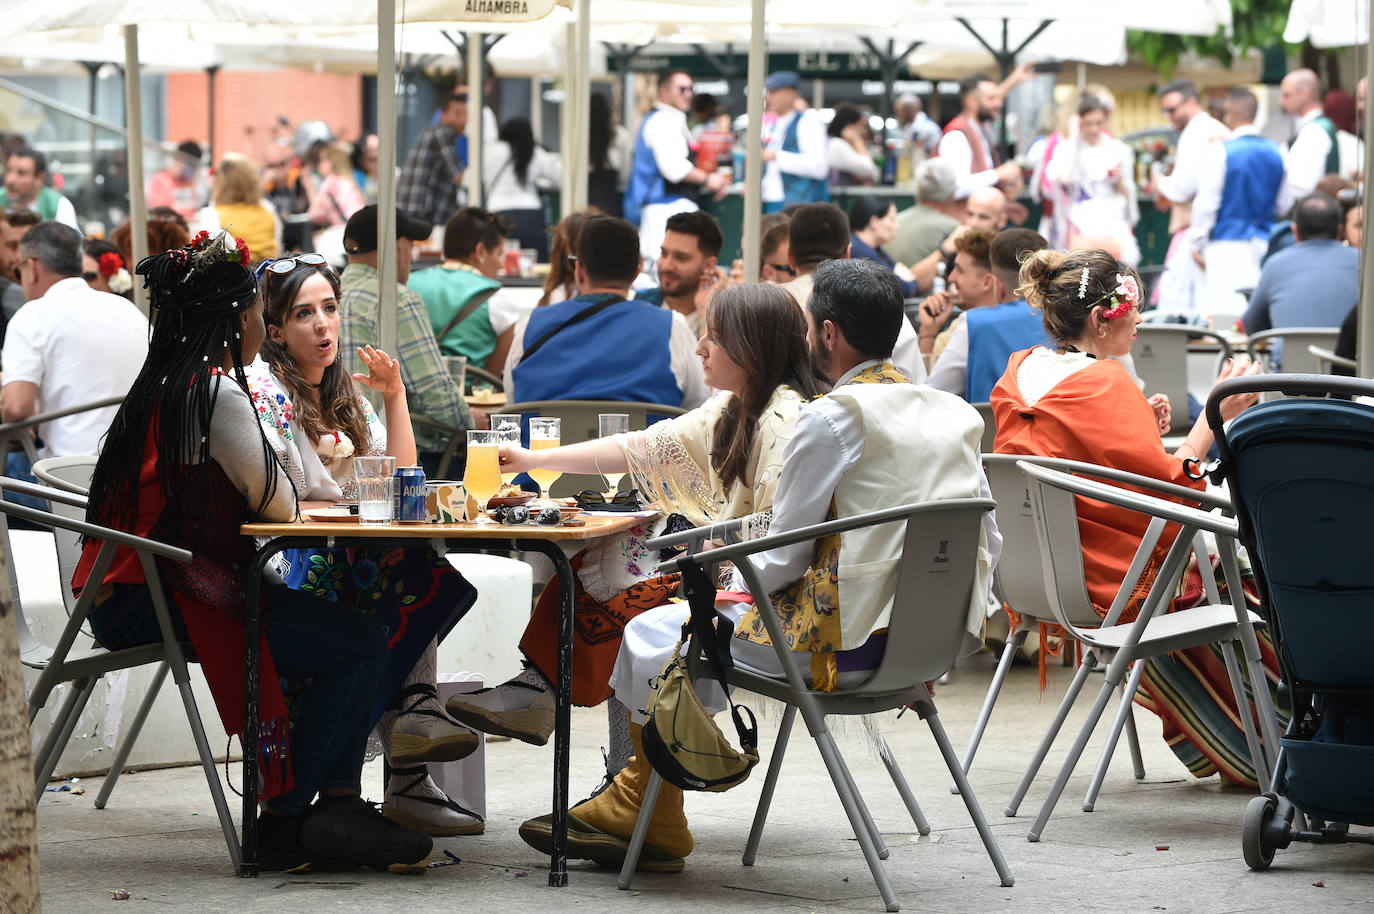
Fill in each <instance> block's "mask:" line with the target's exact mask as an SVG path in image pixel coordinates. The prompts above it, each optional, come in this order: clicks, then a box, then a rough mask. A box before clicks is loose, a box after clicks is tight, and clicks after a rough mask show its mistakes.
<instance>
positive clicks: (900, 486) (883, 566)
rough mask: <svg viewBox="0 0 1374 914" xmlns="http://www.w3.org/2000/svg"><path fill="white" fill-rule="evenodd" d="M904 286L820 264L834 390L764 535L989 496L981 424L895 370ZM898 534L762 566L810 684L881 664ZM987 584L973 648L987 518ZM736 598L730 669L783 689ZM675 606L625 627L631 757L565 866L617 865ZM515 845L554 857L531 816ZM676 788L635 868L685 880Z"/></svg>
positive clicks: (810, 414) (663, 797)
mask: <svg viewBox="0 0 1374 914" xmlns="http://www.w3.org/2000/svg"><path fill="white" fill-rule="evenodd" d="M902 304H903V302H902V291H901V287H900V286H899V285H898V284H897V280H896V277H894V276H893V275H892V273H891V272H889V271H887V270H885V269H883V268H882V267H880V266H879V265H877V264H876V263H873V262H871V261H867V260H831V261H828V262H826V263H823V264H821V265H820V266H819V267H817V268H816V271H815V273H814V280H813V283H812V288H811V299H810V302H809V304H808V310H807V321H808V324H809V331H808V337H809V339H810V341H811V346H812V351H813V353H814V355H815V356H816V358H817V360H818V363H819V367H820V369H821V371H822V372H823V373H824V374H825V375H826V376H827V377H829V378H833V379H834V380H835V387H834V389H833V390H832V391H831V392H830V393H829V394H828V395H826V396H824V397H821V398H820V399H818V400H816V401H814V402H812V403H811V404H810V405H808V406H807V407H806V409H804V410H803V411H802V413H801V416H800V417H799V418H798V419H797V425H796V430H795V432H794V434H793V437H792V440H791V442H790V443H789V444H788V446H787V449H786V451H785V452H784V454H783V464H782V475H781V477H780V479H779V482H778V489H777V495H776V497H775V498H774V501H773V518H772V523H771V525H770V526H769V528H768V532H769V533H783V532H785V531H787V530H795V529H798V528H800V527H805V526H810V525H812V524H819V523H821V522H823V521H825V520H826V519H827V518H829V517H852V516H854V515H856V514H862V513H865V512H868V511H875V510H878V509H881V508H886V507H891V506H892V505H901V504H910V503H915V502H920V501H929V500H934V499H943V498H977V497H983V498H991V497H992V496H991V493H990V490H989V489H988V485H987V481H986V480H985V479H984V477H983V471H982V466H981V461H980V459H979V456H978V443H979V440H980V439H981V438H982V434H983V423H982V420H981V419H980V417H979V416H978V413H977V411H976V410H974V409H973V407H971V406H969V405H968V404H967V403H965V402H964V401H963V400H962V399H960V398H959V397H956V396H954V395H952V394H947V393H944V392H943V391H938V390H935V389H934V388H931V387H929V386H926V385H922V384H913V383H911V382H910V381H908V379H907V378H906V377H905V376H904V375H903V374H902V373H901V372H900V371H899V370H898V369H897V368H896V366H894V365H893V364H892V358H891V356H892V347H893V345H894V344H895V343H896V341H897V331H898V329H899V327H900V325H901V322H902V321H903V320H905V316H904V315H903V312H902ZM902 540H903V531H902V528H901V526H900V525H895V524H887V525H883V526H879V527H870V528H863V529H859V530H854V531H850V532H848V533H844V534H842V535H840V536H838V537H827V538H825V539H822V540H819V541H814V542H805V543H801V544H798V545H795V546H787V547H782V548H779V549H775V550H771V551H769V552H766V553H763V554H761V555H758V556H755V557H754V559H753V561H754V562H755V563H756V565H758V566H759V568H760V569H761V577H762V580H763V583H764V584H765V586H766V587H767V588H768V590H769V593H770V594H772V598H773V604H774V606H775V608H776V609H777V610H778V613H779V615H780V616H781V618H782V628H783V631H784V633H785V634H786V637H787V641H788V645H787V646H788V647H789V648H790V649H791V652H792V653H791V654H790V656H791V657H793V658H795V662H796V663H797V664H798V665H799V666H800V667H801V669H802V672H803V673H804V674H805V675H806V676H808V677H809V678H810V679H811V680H812V682H813V684H814V685H815V687H816V688H820V689H826V690H833V689H835V688H837V687H839V688H843V687H847V686H850V685H853V684H857V683H860V682H862V681H863V680H864V679H865V678H867V677H868V676H869V675H871V673H872V671H873V670H874V669H876V668H877V666H878V664H879V662H880V661H881V660H882V656H883V651H884V649H885V646H886V637H887V636H886V628H887V624H888V618H889V616H890V615H891V612H892V598H893V595H894V593H895V591H896V585H897V571H898V568H897V565H898V562H897V559H898V558H899V555H900V550H901V548H902ZM978 552H979V556H978V558H979V560H978V570H977V575H978V578H977V580H976V582H975V586H974V588H973V596H972V599H971V600H970V601H969V606H968V607H966V608H965V610H964V611H965V620H966V629H967V632H968V635H969V637H968V638H967V639H966V644H965V647H967V648H968V649H969V650H970V651H971V650H973V649H976V647H977V646H978V645H979V644H981V632H982V625H983V621H984V618H985V615H986V608H987V594H988V583H989V581H990V580H991V575H992V569H993V567H994V565H995V561H996V556H997V555H998V554H999V553H1000V552H1001V537H1000V535H999V534H998V532H997V524H996V520H995V519H994V518H993V517H992V516H991V515H988V516H986V518H985V520H984V531H983V535H982V537H980V544H979V550H978ZM731 590H732V591H734V593H730V594H720V595H718V597H717V604H716V609H717V611H718V612H720V613H721V614H723V615H724V616H726V617H727V618H729V619H730V620H731V621H733V622H735V623H736V628H735V639H734V644H733V645H732V648H731V651H732V653H733V655H734V661H735V663H737V664H740V665H742V666H745V667H747V668H749V669H752V670H755V671H758V672H761V673H764V674H766V675H772V676H777V677H779V678H782V677H783V676H784V675H785V673H784V672H783V669H782V666H781V664H780V663H779V660H778V656H777V654H776V653H775V652H774V650H773V648H772V647H771V646H770V645H769V643H768V639H767V634H766V632H765V631H764V628H763V625H762V622H761V621H760V619H759V617H758V614H757V612H756V610H755V609H754V608H753V607H752V605H750V603H749V602H748V598H747V595H745V601H744V602H741V601H740V600H739V597H740V592H742V591H744V590H745V585H744V583H743V581H742V580H741V579H740V578H739V576H738V575H736V580H735V581H733V582H732V584H731ZM687 613H688V610H687V607H686V606H685V605H684V604H675V605H669V606H664V607H659V608H657V609H651V610H649V611H647V612H644V613H641V614H640V615H638V616H636V617H635V618H634V619H632V620H631V621H630V623H629V625H627V626H626V629H625V637H624V640H623V642H622V644H621V648H620V656H619V657H618V658H617V659H616V668H615V672H614V673H613V674H612V677H611V686H612V688H614V689H615V692H616V698H617V699H618V700H619V701H620V702H622V703H623V704H625V705H626V706H627V707H629V708H630V709H631V711H630V713H631V720H632V724H631V740H632V742H633V743H634V744H635V757H634V758H632V759H631V760H630V764H629V765H628V766H626V767H625V769H623V770H622V771H621V772H620V773H619V774H617V775H616V776H615V778H614V780H612V781H611V783H610V785H609V786H608V787H607V788H606V789H605V790H603V791H602V792H601V793H599V794H597V795H596V796H594V797H592V798H591V799H589V800H586V801H584V802H582V803H580V804H578V805H577V806H574V807H573V808H572V809H571V810H570V811H569V822H568V856H569V857H572V858H574V859H578V858H581V859H589V860H595V861H596V862H598V863H600V864H602V865H609V866H616V867H618V866H620V865H621V864H622V863H623V861H624V854H625V851H626V850H627V849H628V842H629V838H630V834H631V832H632V831H633V829H634V824H635V819H636V817H637V816H638V814H639V807H640V803H641V801H642V800H643V798H644V789H645V787H646V785H647V783H648V780H649V774H650V768H649V764H648V762H647V761H646V760H645V759H644V756H643V752H642V743H641V741H640V725H641V724H642V723H643V719H644V718H643V713H642V709H643V708H644V706H645V703H646V701H647V698H648V694H647V693H648V685H647V684H648V682H649V680H651V679H652V678H653V677H655V676H657V675H658V673H659V672H660V671H661V670H662V668H663V665H664V663H666V662H667V660H668V659H669V657H670V656H671V655H672V651H673V647H674V645H675V644H676V643H677V640H678V637H679V635H680V633H681V628H682V623H683V621H684V619H685V618H686V617H687ZM698 694H699V695H700V696H701V698H702V700H703V702H704V703H705V704H706V706H707V707H708V708H709V709H710V710H711V711H713V712H716V711H721V710H724V707H725V703H724V700H723V699H724V696H723V695H721V693H720V691H719V690H718V689H717V688H715V687H713V686H712V685H711V684H709V683H698ZM520 836H521V837H522V838H524V839H525V841H526V842H528V843H529V844H530V845H532V846H533V847H535V848H537V849H540V850H542V851H544V852H546V853H547V852H548V848H549V846H550V843H551V841H552V837H551V836H552V825H551V817H549V816H545V817H543V818H541V819H532V820H530V821H528V822H525V823H524V824H523V825H522V826H521V827H520ZM693 843H694V842H693V839H692V835H691V832H690V831H688V829H687V818H686V816H685V815H684V813H683V796H682V791H681V790H679V789H678V788H676V787H673V786H672V785H670V784H668V783H666V782H665V783H664V785H663V788H662V790H661V792H660V793H659V796H658V801H657V803H655V805H654V812H653V816H652V818H651V819H650V824H649V830H648V835H647V837H646V839H645V845H644V854H643V856H641V858H640V868H641V869H649V870H652V871H654V872H677V871H678V870H680V869H682V867H683V858H685V857H686V856H687V855H688V854H690V853H691V851H692V848H693Z"/></svg>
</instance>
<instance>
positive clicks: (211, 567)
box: [72, 232, 438, 869]
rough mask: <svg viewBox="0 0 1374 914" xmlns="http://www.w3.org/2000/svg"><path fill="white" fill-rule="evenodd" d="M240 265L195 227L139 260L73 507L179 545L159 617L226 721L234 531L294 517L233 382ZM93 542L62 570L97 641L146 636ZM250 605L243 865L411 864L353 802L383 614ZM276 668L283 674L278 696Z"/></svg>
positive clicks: (131, 642) (228, 242)
mask: <svg viewBox="0 0 1374 914" xmlns="http://www.w3.org/2000/svg"><path fill="white" fill-rule="evenodd" d="M247 264H248V248H247V246H246V245H244V243H243V242H242V241H240V240H237V239H235V238H234V237H233V236H231V235H229V234H228V233H227V232H220V233H218V234H217V235H215V236H211V235H209V234H207V233H201V234H200V235H198V236H197V237H196V238H195V239H194V240H193V241H192V242H191V244H188V245H187V246H185V247H184V248H180V249H178V250H174V251H167V252H164V253H161V254H156V255H154V256H152V257H147V258H144V259H143V260H142V261H141V262H140V263H139V264H138V267H137V269H136V271H135V272H136V273H137V275H139V276H143V277H145V278H146V286H147V288H148V291H149V301H150V305H151V308H152V332H151V338H150V340H149V343H148V357H147V360H146V361H145V362H144V363H143V368H142V369H141V370H140V372H139V374H138V377H137V378H136V379H135V380H134V383H133V385H132V387H131V388H130V390H129V393H128V396H127V397H126V398H125V400H124V403H123V405H121V407H120V409H119V412H118V413H117V414H116V416H115V419H114V422H113V423H112V424H111V426H110V431H109V435H108V437H107V438H106V441H105V447H104V449H103V450H102V451H101V454H100V459H99V461H97V463H96V466H95V471H94V474H93V476H92V479H91V492H90V507H89V509H88V510H87V518H88V520H90V521H91V522H92V523H95V524H100V525H102V526H106V527H112V528H114V529H116V530H123V531H127V532H129V533H133V534H137V535H139V536H147V537H151V538H153V539H156V540H160V541H162V542H165V543H171V544H172V545H175V546H180V547H182V548H184V549H187V550H189V551H190V552H191V553H192V555H193V557H192V559H191V561H190V562H189V563H186V564H181V563H177V562H163V561H159V570H160V572H161V577H162V583H163V585H164V587H165V589H166V594H167V596H168V598H169V599H168V603H169V604H170V605H169V607H168V608H169V610H170V614H171V623H172V626H173V629H174V630H175V631H176V633H177V635H178V637H179V638H180V639H181V640H189V641H190V642H191V644H192V645H193V647H194V650H195V655H196V659H197V661H198V662H199V663H200V666H201V668H202V669H203V670H204V671H205V678H206V681H207V682H208V683H209V686H210V692H211V694H212V695H213V696H214V699H215V705H216V706H217V707H218V709H219V712H220V718H221V720H222V721H223V722H224V727H225V730H226V731H227V732H229V733H230V734H241V733H242V730H243V691H244V690H243V671H244V628H243V622H242V614H243V597H244V592H245V590H246V588H247V586H248V580H247V569H248V567H249V565H250V564H251V563H252V560H253V554H254V544H253V541H252V540H251V539H250V538H248V537H245V536H241V535H240V534H239V530H240V528H241V526H242V525H243V524H244V523H246V522H247V521H249V520H250V519H254V518H260V519H263V520H267V521H289V520H291V519H292V518H294V517H295V516H296V495H295V492H294V491H293V490H292V485H291V471H292V468H291V467H289V466H284V465H283V460H284V458H285V457H286V454H285V452H284V451H283V450H281V449H280V448H277V447H275V446H274V443H273V442H272V440H271V439H269V438H268V437H267V436H265V435H264V434H263V432H262V430H261V428H260V427H259V423H258V418H257V416H256V414H255V412H254V409H253V405H252V402H251V401H250V399H249V396H248V382H247V380H246V379H245V377H244V365H245V364H246V363H247V362H250V361H251V360H252V358H253V356H254V355H255V354H256V353H257V351H258V347H259V346H261V345H262V342H263V339H264V337H265V336H266V331H265V329H264V326H263V318H262V314H263V307H262V302H261V300H260V299H259V298H258V289H257V283H256V282H255V281H254V279H253V273H252V271H251V270H249V269H248V266H247ZM100 545H101V544H100V541H99V540H95V539H88V540H87V541H86V544H85V547H84V549H83V551H82V555H81V560H80V563H79V564H78V566H77V569H76V572H75V574H74V576H73V580H72V585H73V589H74V590H76V591H78V592H79V591H81V590H82V589H84V588H85V587H87V586H94V587H98V588H99V589H100V593H99V595H98V596H97V597H96V601H95V605H94V608H93V609H92V611H91V615H90V622H91V630H92V632H93V633H94V635H95V638H96V640H97V641H99V642H100V643H101V644H102V645H103V646H104V647H106V648H109V649H110V650H122V649H125V648H132V647H137V646H139V645H143V644H151V643H157V642H158V641H160V640H161V637H162V636H161V631H160V629H159V625H158V621H157V617H156V615H155V614H154V610H153V603H152V595H151V592H150V591H149V588H148V584H147V579H146V578H145V576H144V572H143V568H142V566H141V564H140V562H139V560H138V558H137V556H136V555H135V554H134V553H133V552H132V551H130V550H128V549H121V550H118V551H117V552H116V554H115V556H114V560H113V562H112V563H111V564H110V565H109V567H108V569H107V570H105V571H104V574H103V577H101V578H99V579H93V578H92V572H93V569H94V567H95V565H96V557H97V554H98V552H99V550H100ZM263 607H264V609H263V632H262V642H261V654H260V666H259V684H258V687H259V695H260V698H259V712H260V714H259V717H260V720H261V724H260V726H259V731H258V734H257V735H258V745H259V747H260V749H259V756H258V758H257V759H256V763H257V764H258V766H259V769H260V771H261V774H262V780H261V782H260V783H261V785H262V786H261V794H260V796H259V799H260V801H261V803H262V806H261V812H260V814H259V817H258V835H259V862H260V863H261V864H262V865H263V866H264V867H265V868H267V869H292V868H295V867H297V866H300V865H302V864H305V863H309V864H312V865H313V866H314V867H315V868H317V869H340V868H349V867H354V866H361V865H367V866H371V867H374V868H379V869H385V868H386V867H387V866H389V865H390V864H392V863H416V862H418V861H420V860H423V859H424V858H425V857H426V856H427V855H428V854H429V852H430V850H431V848H432V846H433V842H432V841H431V840H430V838H429V836H428V835H424V834H421V833H420V832H416V831H411V830H410V829H406V828H402V827H401V826H399V825H396V824H394V823H392V822H390V821H388V820H387V819H386V818H384V817H383V816H382V815H381V814H380V813H379V812H377V811H376V809H375V808H374V807H372V806H371V805H369V804H367V803H365V802H363V800H362V799H361V798H360V792H361V777H362V767H363V752H364V750H365V748H366V746H367V734H368V731H369V730H370V729H371V728H372V724H373V721H374V719H375V718H374V716H373V704H374V698H375V696H377V695H378V694H379V693H384V692H385V690H386V689H387V687H388V678H391V679H393V680H394V679H395V676H394V674H393V673H392V670H391V665H392V663H393V662H395V661H397V659H398V658H397V654H396V652H394V651H390V652H389V650H388V643H389V641H390V640H391V638H392V633H391V632H389V631H388V629H387V627H386V625H385V623H384V620H383V619H382V618H381V617H380V616H373V615H366V614H363V613H357V612H346V611H342V610H341V609H340V608H339V607H338V606H337V605H336V604H333V603H330V602H328V601H326V600H323V599H320V598H319V597H316V596H311V595H308V594H304V593H300V592H299V591H293V590H289V589H287V588H286V587H284V586H282V585H280V584H266V585H265V586H264V587H263ZM413 624H414V626H415V628H417V629H418V628H422V627H423V626H424V624H425V622H424V621H423V620H415V621H414V623H413ZM437 633H438V632H437V630H436V629H431V630H430V631H429V632H428V633H426V634H424V635H423V637H424V638H425V639H426V640H428V639H430V638H433V637H434V635H436V634H437ZM399 660H400V662H403V663H405V664H406V666H407V668H408V667H409V666H413V665H414V662H415V661H414V657H413V656H412V657H410V658H409V659H408V660H407V659H406V658H399ZM279 677H281V679H285V680H287V681H288V682H290V683H292V684H293V687H292V689H291V694H292V695H293V701H292V702H291V705H290V708H289V709H288V705H287V702H286V699H285V697H284V692H283V688H282V686H281V679H279ZM403 677H404V672H402V673H401V678H403ZM397 685H399V681H395V682H394V683H393V684H391V686H390V687H391V689H392V691H394V689H395V687H396V686H397ZM387 694H389V693H387ZM317 794H318V795H319V799H318V800H317V801H316V802H315V803H314V804H313V805H312V803H311V801H312V800H314V799H315V797H316V795H317Z"/></svg>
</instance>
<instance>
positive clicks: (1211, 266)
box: [1203, 238, 1269, 330]
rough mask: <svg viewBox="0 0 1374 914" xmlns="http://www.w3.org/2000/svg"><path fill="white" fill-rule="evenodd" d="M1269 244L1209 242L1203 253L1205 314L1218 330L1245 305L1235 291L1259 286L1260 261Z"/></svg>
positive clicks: (1242, 309) (1251, 241)
mask: <svg viewBox="0 0 1374 914" xmlns="http://www.w3.org/2000/svg"><path fill="white" fill-rule="evenodd" d="M1268 248H1269V242H1268V241H1265V240H1263V239H1260V238H1254V239H1251V240H1250V241H1209V242H1208V243H1207V249H1206V251H1205V252H1204V253H1203V259H1204V260H1206V261H1207V270H1206V274H1207V313H1208V314H1210V315H1211V316H1212V326H1213V327H1215V328H1217V329H1218V330H1220V329H1223V328H1225V327H1229V326H1231V325H1232V324H1233V323H1235V320H1236V318H1238V317H1240V316H1241V315H1242V314H1244V313H1245V308H1246V306H1247V304H1248V301H1247V300H1246V298H1245V296H1244V295H1242V294H1240V292H1238V291H1237V290H1238V289H1253V288H1254V287H1255V284H1256V283H1257V282H1259V277H1260V258H1261V257H1263V256H1264V252H1265V251H1266V250H1267V249H1268Z"/></svg>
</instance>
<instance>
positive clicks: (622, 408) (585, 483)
mask: <svg viewBox="0 0 1374 914" xmlns="http://www.w3.org/2000/svg"><path fill="white" fill-rule="evenodd" d="M500 412H503V413H519V414H520V415H521V416H524V417H530V416H548V417H550V418H553V417H557V418H559V419H562V420H563V429H562V431H563V437H562V438H561V439H560V440H561V443H562V444H577V443H578V442H581V441H590V440H591V439H593V438H596V437H598V436H599V435H600V433H601V429H600V424H599V423H598V421H597V416H599V415H600V414H601V413H626V414H628V415H629V417H630V430H631V431H636V430H639V429H644V428H648V427H649V426H650V425H652V424H653V423H655V422H657V421H659V420H660V419H668V418H672V417H673V416H680V415H682V414H683V413H685V412H686V410H685V409H683V408H682V407H680V406H668V405H667V404H664V403H635V402H628V401H627V402H621V401H619V400H530V401H527V402H525V403H514V404H511V405H510V406H507V407H505V408H504V409H502V410H500ZM521 421H522V424H523V425H524V436H525V441H526V443H528V441H529V421H528V418H525V419H522V420H521ZM605 485H606V483H605V481H604V480H603V479H601V478H600V477H598V476H588V475H584V474H579V473H564V474H563V475H562V476H561V477H559V478H558V480H557V481H556V482H555V483H554V484H553V485H552V486H550V487H549V494H551V495H554V496H558V497H562V496H566V495H576V494H577V493H578V492H581V491H582V490H584V489H595V490H597V491H601V490H602V489H603V488H605Z"/></svg>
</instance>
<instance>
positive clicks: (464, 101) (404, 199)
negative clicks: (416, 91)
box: [396, 92, 468, 225]
mask: <svg viewBox="0 0 1374 914" xmlns="http://www.w3.org/2000/svg"><path fill="white" fill-rule="evenodd" d="M467 125H468V97H467V94H466V93H462V92H456V93H454V94H453V95H450V96H449V97H448V99H447V100H446V101H445V102H444V110H443V111H442V112H440V114H439V123H437V124H433V125H431V126H429V127H426V128H425V129H424V131H423V132H421V134H420V136H419V138H418V139H417V140H416V141H415V145H414V146H412V147H411V148H410V154H409V155H407V156H406V161H405V164H404V165H402V166H401V178H400V180H399V181H397V182H396V205H397V206H399V207H400V208H401V210H402V211H403V212H405V213H407V214H409V215H411V216H414V217H415V218H416V219H423V220H425V221H427V222H429V223H431V224H434V225H442V224H444V223H445V222H448V220H449V218H450V217H451V216H452V215H453V214H454V213H456V212H458V186H459V185H460V184H461V183H462V180H463V164H462V163H461V162H459V161H458V147H457V145H456V140H457V139H458V137H459V136H460V135H461V134H462V133H463V131H464V130H465V129H467Z"/></svg>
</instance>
